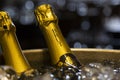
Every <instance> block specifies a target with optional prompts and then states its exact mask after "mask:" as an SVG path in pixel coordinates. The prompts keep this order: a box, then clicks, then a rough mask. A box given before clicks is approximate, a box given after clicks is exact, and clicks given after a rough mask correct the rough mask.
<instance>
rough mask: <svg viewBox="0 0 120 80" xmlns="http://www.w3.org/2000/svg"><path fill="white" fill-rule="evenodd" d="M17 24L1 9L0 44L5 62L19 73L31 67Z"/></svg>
mask: <svg viewBox="0 0 120 80" xmlns="http://www.w3.org/2000/svg"><path fill="white" fill-rule="evenodd" d="M15 29H16V28H15V25H14V24H13V22H12V20H11V18H10V16H9V15H8V13H7V12H5V11H0V45H1V48H2V53H3V56H4V60H5V64H6V65H8V66H11V67H13V68H14V69H15V71H16V72H17V74H18V75H20V74H21V73H23V72H24V71H27V70H28V69H31V66H30V65H29V63H28V61H27V59H26V58H25V56H24V55H23V53H22V49H21V47H20V45H19V42H18V39H17V36H16V34H15Z"/></svg>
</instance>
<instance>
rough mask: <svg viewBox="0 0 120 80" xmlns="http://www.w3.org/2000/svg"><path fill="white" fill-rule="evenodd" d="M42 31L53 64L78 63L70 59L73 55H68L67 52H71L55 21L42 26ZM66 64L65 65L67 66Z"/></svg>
mask: <svg viewBox="0 0 120 80" xmlns="http://www.w3.org/2000/svg"><path fill="white" fill-rule="evenodd" d="M42 31H43V34H44V36H45V39H46V41H47V45H48V48H49V51H50V54H51V58H52V62H53V64H57V65H58V66H62V65H64V63H68V64H69V65H75V66H76V65H78V63H75V61H77V60H74V59H72V58H73V57H72V56H69V55H68V53H69V54H71V53H72V52H71V50H70V48H69V46H68V44H67V43H66V41H65V39H64V37H63V35H62V33H61V31H60V29H59V27H58V25H57V23H54V22H51V23H50V24H49V25H48V26H44V27H42ZM71 55H72V54H71ZM63 57H64V59H63ZM68 64H65V65H66V66H69V65H68Z"/></svg>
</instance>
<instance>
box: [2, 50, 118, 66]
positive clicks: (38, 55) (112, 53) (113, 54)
mask: <svg viewBox="0 0 120 80" xmlns="http://www.w3.org/2000/svg"><path fill="white" fill-rule="evenodd" d="M71 50H72V51H73V54H74V55H75V56H76V57H77V58H78V60H79V61H80V63H81V64H83V65H84V64H87V63H91V62H100V63H101V62H103V61H104V60H110V61H114V62H115V63H116V64H117V66H120V64H118V63H120V50H109V49H91V48H71ZM23 53H24V54H25V56H26V58H27V59H28V61H29V63H30V64H31V66H32V67H34V68H39V67H40V66H44V65H46V66H47V65H51V60H50V55H49V51H48V50H47V49H30V50H23ZM0 64H2V65H4V59H3V56H2V55H1V56H0Z"/></svg>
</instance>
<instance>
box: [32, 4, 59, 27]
mask: <svg viewBox="0 0 120 80" xmlns="http://www.w3.org/2000/svg"><path fill="white" fill-rule="evenodd" d="M34 14H35V16H36V19H37V20H38V21H39V24H40V25H49V23H50V22H53V21H56V20H57V17H56V15H55V14H54V12H53V10H52V7H51V6H50V5H49V4H42V5H40V6H38V7H37V8H36V9H35V11H34Z"/></svg>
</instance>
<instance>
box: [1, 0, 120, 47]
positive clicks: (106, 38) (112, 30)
mask: <svg viewBox="0 0 120 80" xmlns="http://www.w3.org/2000/svg"><path fill="white" fill-rule="evenodd" d="M42 3H49V4H51V5H52V7H53V9H54V11H55V13H56V15H57V16H58V19H59V27H60V29H61V31H62V34H63V36H64V37H65V39H66V41H67V43H68V44H69V46H70V47H71V48H102V49H120V0H10V1H9V0H1V1H0V10H4V11H7V12H8V13H9V15H10V16H11V18H12V20H13V22H14V24H15V25H16V29H17V30H16V34H17V37H18V40H19V43H20V45H21V47H22V49H39V48H47V46H46V43H45V40H44V37H43V34H42V33H41V30H40V29H39V27H38V25H37V24H36V21H35V17H34V9H35V8H36V7H37V6H38V5H40V4H42Z"/></svg>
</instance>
